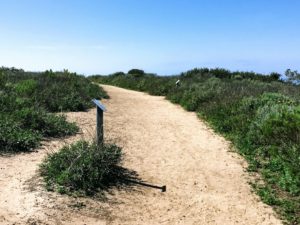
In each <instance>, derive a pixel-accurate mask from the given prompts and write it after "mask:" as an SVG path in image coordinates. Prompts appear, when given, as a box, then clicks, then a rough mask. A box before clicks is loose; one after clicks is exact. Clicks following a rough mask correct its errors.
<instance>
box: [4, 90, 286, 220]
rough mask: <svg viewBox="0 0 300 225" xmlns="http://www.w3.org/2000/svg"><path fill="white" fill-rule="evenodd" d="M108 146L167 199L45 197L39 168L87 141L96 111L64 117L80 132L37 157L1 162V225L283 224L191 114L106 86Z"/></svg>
mask: <svg viewBox="0 0 300 225" xmlns="http://www.w3.org/2000/svg"><path fill="white" fill-rule="evenodd" d="M104 88H105V90H106V91H107V92H108V93H109V95H110V96H111V99H110V100H105V101H104V103H105V105H106V107H107V109H108V111H107V112H106V113H105V138H106V139H110V140H113V141H115V142H117V144H118V145H120V146H122V147H123V150H124V153H125V157H124V166H125V167H127V168H129V169H132V170H135V171H136V172H137V173H138V174H139V176H140V178H141V179H143V180H144V181H146V182H148V183H151V184H155V185H166V186H167V192H160V191H159V190H157V189H152V188H147V187H142V186H135V187H134V188H133V189H130V190H114V191H113V193H111V194H109V195H108V200H107V201H105V202H101V201H99V200H95V199H94V200H93V199H88V198H74V197H68V196H64V195H59V194H56V193H52V192H47V191H45V189H44V187H43V186H42V180H41V178H40V177H39V175H38V165H39V164H40V162H41V161H42V159H43V158H44V157H45V155H46V154H47V153H50V152H53V151H56V150H58V149H59V148H60V147H61V146H62V145H64V144H66V143H70V142H73V141H75V140H77V139H79V138H82V137H83V138H86V139H91V138H92V137H93V134H94V132H95V131H94V127H95V110H91V111H89V112H86V113H83V112H79V113H68V114H67V116H68V119H69V120H70V121H76V122H77V123H78V125H79V126H80V127H81V129H82V132H81V134H78V135H76V136H74V137H70V138H67V139H65V140H57V139H53V140H48V141H45V142H44V145H43V147H42V148H40V149H38V150H37V151H36V152H34V153H30V154H19V155H15V156H10V157H9V156H5V157H4V156H1V157H0V224H1V225H2V224H15V225H18V224H31V225H34V224H49V225H52V224H72V225H79V224H82V225H83V224H88V225H90V224H91V225H94V224H151V225H154V224H251V225H252V224H281V222H280V220H278V219H277V218H276V215H275V213H274V212H273V210H272V209H271V208H270V207H269V206H266V205H265V204H263V203H262V202H261V201H259V199H258V197H257V196H256V195H255V194H253V193H252V192H251V187H250V185H249V184H248V181H249V177H248V174H247V173H246V172H245V167H246V163H245V161H244V160H243V159H242V158H241V157H240V156H238V155H237V154H236V153H233V152H232V151H230V144H229V143H228V142H226V141H225V140H224V139H223V138H222V137H220V136H218V135H216V134H215V133H214V132H213V131H212V130H211V129H209V128H208V127H207V126H206V125H205V124H204V123H203V122H201V121H200V120H199V119H198V118H197V117H196V115H195V114H194V113H190V112H186V111H184V110H183V109H182V108H180V107H179V106H176V105H173V104H171V103H169V102H168V101H166V100H164V98H163V97H153V96H149V95H147V94H143V93H139V92H134V91H128V90H124V89H120V88H116V87H111V86H104Z"/></svg>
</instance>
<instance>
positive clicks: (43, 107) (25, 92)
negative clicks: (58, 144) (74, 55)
mask: <svg viewBox="0 0 300 225" xmlns="http://www.w3.org/2000/svg"><path fill="white" fill-rule="evenodd" d="M103 97H107V95H106V94H105V92H104V91H103V90H102V89H101V88H100V87H99V86H98V85H96V84H93V83H92V82H90V81H89V80H88V79H86V78H85V77H83V76H79V75H77V74H75V73H70V72H68V71H67V70H65V71H63V72H53V71H51V70H50V71H45V72H39V73H36V72H25V71H24V70H20V69H15V68H4V67H2V68H0V152H2V153H3V152H19V151H30V150H32V149H34V148H36V147H37V146H39V144H40V141H41V140H42V139H43V138H47V137H62V136H66V135H71V134H75V133H76V132H77V131H78V129H79V128H78V127H77V126H76V124H74V123H70V122H67V120H66V118H65V116H64V115H58V114H54V113H55V112H62V111H83V110H87V109H88V108H90V107H92V103H91V99H92V98H103Z"/></svg>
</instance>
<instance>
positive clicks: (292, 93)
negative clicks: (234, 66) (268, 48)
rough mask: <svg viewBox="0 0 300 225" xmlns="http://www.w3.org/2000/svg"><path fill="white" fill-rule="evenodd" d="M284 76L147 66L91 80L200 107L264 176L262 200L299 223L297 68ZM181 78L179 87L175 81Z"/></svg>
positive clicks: (260, 183) (202, 114) (194, 108)
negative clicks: (162, 71)
mask: <svg viewBox="0 0 300 225" xmlns="http://www.w3.org/2000/svg"><path fill="white" fill-rule="evenodd" d="M286 76H287V78H288V79H286V80H280V74H278V73H271V74H269V75H262V74H256V73H252V72H231V71H228V70H225V69H219V68H217V69H207V68H202V69H194V70H190V71H187V72H185V73H182V74H180V75H177V76H156V75H153V74H147V73H145V72H144V71H142V70H136V69H133V70H130V71H129V72H128V73H127V74H126V73H123V72H117V73H114V74H112V75H110V76H91V77H90V79H91V80H93V81H95V82H99V83H103V84H110V85H116V86H120V87H124V88H128V89H133V90H138V91H144V92H148V93H150V94H152V95H163V96H166V98H167V99H169V100H170V101H171V102H173V103H176V104H180V105H181V106H183V107H184V108H185V109H186V110H189V111H195V112H197V114H198V115H199V117H200V118H203V119H205V120H206V121H207V122H208V123H209V124H210V125H211V126H212V127H213V128H214V129H215V130H216V131H217V132H220V133H221V134H223V135H224V136H225V137H226V138H228V139H229V140H231V141H232V143H233V144H234V146H235V148H236V149H237V151H239V153H240V154H242V155H243V156H244V157H245V158H246V159H247V160H248V162H249V171H253V172H258V173H259V174H260V175H261V178H262V180H261V181H258V182H256V183H253V186H254V188H255V190H256V191H257V193H258V194H259V195H260V196H261V199H262V200H263V201H264V202H266V203H268V204H270V205H272V206H273V207H274V208H275V210H276V211H277V212H278V213H279V214H280V215H282V217H283V218H285V219H286V220H287V221H288V222H289V223H290V224H299V223H300V86H299V85H296V84H297V83H299V80H297V79H298V78H299V74H298V73H297V71H291V70H287V72H286ZM178 79H179V80H180V85H178V86H176V85H175V82H176V81H177V80H178Z"/></svg>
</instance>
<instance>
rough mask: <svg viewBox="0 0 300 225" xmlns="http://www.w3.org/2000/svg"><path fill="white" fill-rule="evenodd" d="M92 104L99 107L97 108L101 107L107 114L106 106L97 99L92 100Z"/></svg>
mask: <svg viewBox="0 0 300 225" xmlns="http://www.w3.org/2000/svg"><path fill="white" fill-rule="evenodd" d="M92 102H94V103H95V105H96V106H97V107H99V108H100V109H101V110H102V111H103V112H105V111H106V108H105V106H104V105H102V103H101V102H100V101H99V100H97V99H93V100H92Z"/></svg>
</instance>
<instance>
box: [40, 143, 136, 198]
mask: <svg viewBox="0 0 300 225" xmlns="http://www.w3.org/2000/svg"><path fill="white" fill-rule="evenodd" d="M121 159H122V153H121V148H120V147H118V146H116V145H114V144H103V145H96V144H95V143H88V142H86V141H83V140H81V141H78V142H76V143H74V144H71V145H68V146H65V147H63V148H62V149H61V150H60V151H58V152H56V153H53V154H50V155H49V156H48V157H47V158H46V159H45V160H44V162H43V163H42V164H41V167H40V168H41V174H42V176H43V177H44V179H45V181H46V185H47V188H48V190H56V191H59V192H61V193H67V194H71V193H82V194H87V195H91V194H95V193H97V192H100V193H101V192H102V191H103V190H106V189H107V188H108V187H109V186H115V185H118V184H124V182H125V183H126V179H125V178H124V177H127V178H128V176H129V177H132V176H133V173H132V172H129V171H127V170H126V169H122V168H121V167H120V166H119V164H120V162H121ZM124 179H125V180H124Z"/></svg>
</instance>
